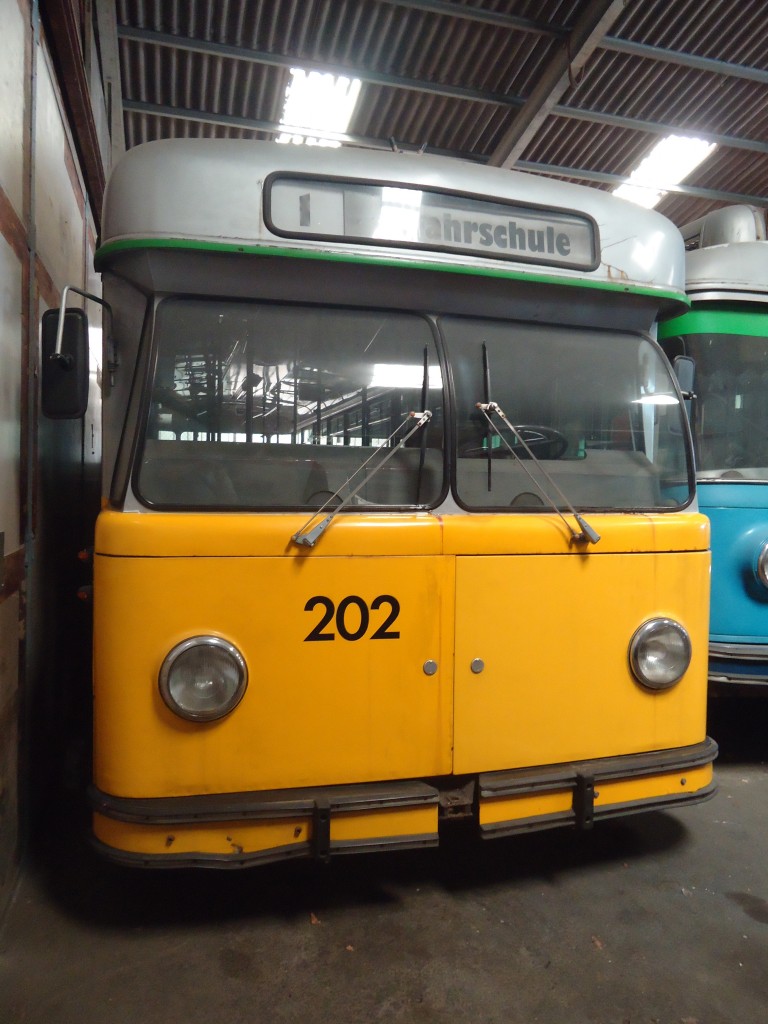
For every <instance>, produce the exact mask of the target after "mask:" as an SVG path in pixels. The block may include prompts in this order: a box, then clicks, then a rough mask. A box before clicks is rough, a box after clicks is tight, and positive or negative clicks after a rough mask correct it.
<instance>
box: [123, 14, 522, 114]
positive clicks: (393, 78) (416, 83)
mask: <svg viewBox="0 0 768 1024" xmlns="http://www.w3.org/2000/svg"><path fill="white" fill-rule="evenodd" d="M117 34H118V38H120V39H129V40H131V41H133V42H137V43H147V44H148V45H150V46H163V47H166V48H168V49H172V50H183V51H186V52H188V53H202V54H205V55H207V56H210V57H225V58H228V59H230V60H242V61H246V62H248V63H251V64H264V65H267V66H269V67H276V68H285V69H286V70H287V71H289V70H290V69H291V68H296V67H299V68H302V69H303V70H304V71H320V72H322V73H324V74H331V75H341V76H344V77H346V78H359V79H360V81H361V82H366V83H368V84H370V85H383V86H390V87H392V88H395V89H411V90H413V91H414V92H422V93H427V94H429V95H432V96H445V97H447V98H448V99H455V100H469V101H471V102H472V103H493V104H496V105H497V106H502V107H521V106H522V105H523V103H524V100H523V98H522V97H521V96H512V95H507V94H505V93H496V92H483V91H482V90H480V89H468V88H465V87H464V86H460V85H444V84H443V83H441V82H425V81H423V80H422V79H418V78H406V77H405V76H404V75H391V74H386V73H384V72H380V71H371V70H370V69H368V68H350V67H346V66H344V65H341V64H329V63H328V62H327V61H320V60H308V59H306V58H305V57H290V56H288V57H286V56H284V55H283V54H279V53H266V52H265V51H263V50H251V49H247V48H246V47H244V46H230V45H229V44H227V43H214V42H211V41H210V40H208V39H193V38H190V37H188V36H175V35H172V34H170V33H168V32H155V31H153V30H152V29H146V28H128V27H126V26H120V27H119V28H118V30H117Z"/></svg>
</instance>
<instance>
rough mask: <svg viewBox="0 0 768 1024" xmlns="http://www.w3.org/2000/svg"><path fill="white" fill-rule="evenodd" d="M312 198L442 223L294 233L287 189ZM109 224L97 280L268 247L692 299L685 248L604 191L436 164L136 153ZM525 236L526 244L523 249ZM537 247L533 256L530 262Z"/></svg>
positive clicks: (162, 144) (206, 150)
mask: <svg viewBox="0 0 768 1024" xmlns="http://www.w3.org/2000/svg"><path fill="white" fill-rule="evenodd" d="M270 176H274V177H270ZM265 182H266V184H267V187H266V189H265ZM276 182H277V183H278V185H279V187H278V185H276V184H275V183H276ZM366 183H374V184H375V186H376V188H375V189H373V188H371V186H370V185H366ZM309 186H312V187H313V188H314V187H315V186H317V190H318V195H321V193H322V194H323V196H324V198H323V199H322V201H323V202H328V204H329V205H328V209H330V208H331V206H334V205H335V206H338V207H339V208H341V207H345V208H346V207H348V206H350V205H354V204H353V203H352V200H353V199H354V201H355V203H357V204H358V205H362V206H364V205H365V204H366V202H367V203H368V205H369V206H370V201H371V199H372V196H373V192H374V191H376V192H377V194H378V199H377V201H378V202H379V206H381V202H380V196H381V186H384V187H387V186H390V187H392V188H393V189H394V191H395V193H396V194H397V193H398V192H399V195H400V196H403V195H405V194H406V193H404V192H403V191H402V190H403V189H411V190H417V193H418V191H419V190H421V192H422V193H426V200H424V202H426V203H428V204H431V206H430V210H432V212H433V213H434V216H433V217H431V218H430V223H431V224H432V229H433V231H432V234H429V233H427V235H424V236H423V237H421V236H420V239H421V240H420V241H418V242H416V243H413V242H409V241H407V240H406V239H407V238H408V236H407V235H403V236H402V237H400V236H398V239H399V240H398V239H396V238H395V236H394V235H393V236H390V235H386V236H385V237H384V238H382V237H381V236H379V235H377V233H375V232H371V233H370V234H367V235H365V237H360V236H358V235H355V236H353V235H350V234H349V233H348V232H346V231H345V230H342V229H339V228H336V227H333V226H331V227H330V228H329V229H328V230H327V231H325V232H324V233H322V234H320V233H317V232H316V231H314V230H309V231H307V230H304V229H302V228H301V227H299V222H298V220H297V222H296V224H293V223H287V220H286V218H285V217H283V215H282V213H281V212H280V211H281V209H282V207H281V205H280V204H281V202H283V200H279V195H280V194H281V193H280V189H282V190H283V192H284V193H285V195H286V196H290V195H291V189H293V192H294V193H295V196H294V198H295V200H296V206H297V209H298V203H299V201H300V200H301V199H302V195H300V193H302V192H306V194H307V196H308V195H309V191H308V188H309ZM366 188H368V189H369V191H370V193H371V195H370V196H368V197H367V198H366ZM353 193H354V195H353ZM410 194H411V195H413V194H414V193H413V191H411V193H410ZM313 202H314V200H313ZM417 202H418V200H417ZM319 203H320V200H318V201H317V202H316V205H315V208H317V206H318V205H319ZM406 205H407V204H406ZM286 208H287V207H286ZM345 215H346V214H345ZM462 217H463V218H464V219H461V218H462ZM422 218H423V215H422ZM422 223H423V220H422ZM459 223H460V225H463V227H461V226H459V227H457V226H456V225H457V224H459ZM102 224H103V230H102V238H101V245H100V247H99V250H98V252H97V255H96V264H97V268H98V269H102V268H103V267H104V266H106V265H107V264H108V263H109V262H110V258H111V256H112V255H113V254H114V253H115V252H121V251H123V250H125V249H136V248H143V247H147V248H149V247H152V248H172V247H184V248H186V249H190V248H192V249H194V248H200V249H209V250H210V249H215V250H224V251H237V252H259V251H263V250H264V249H265V248H267V249H269V250H271V251H272V252H275V251H277V250H279V251H280V252H281V253H283V254H286V255H307V254H309V253H310V252H312V254H313V255H320V254H325V255H327V256H329V257H333V258H340V259H355V260H366V261H370V262H378V261H385V262H397V263H399V264H401V265H404V264H408V263H411V264H413V265H416V266H421V267H424V266H429V267H433V268H438V269H444V270H456V271H464V272H469V273H480V274H483V273H484V274H489V275H492V276H514V277H519V276H521V275H525V276H531V275H532V274H535V275H536V276H538V277H547V278H551V279H556V280H559V281H563V282H564V283H565V282H569V283H573V284H577V283H581V284H584V285H588V286H592V287H603V288H610V289H618V290H624V291H632V292H644V293H649V292H650V293H655V292H658V293H659V295H660V296H664V297H666V298H667V299H669V298H674V299H679V298H682V297H683V293H684V280H683V277H684V271H683V266H684V260H683V241H682V237H681V235H680V233H679V232H678V230H677V228H676V227H675V226H674V225H673V224H672V223H671V222H670V221H668V220H667V219H666V218H665V217H663V216H662V215H661V214H658V213H656V212H655V211H650V210H645V209H642V208H640V207H638V206H635V205H634V204H632V203H628V202H625V201H623V200H621V199H618V198H616V197H615V196H612V195H610V194H609V193H606V192H603V191H600V190H598V189H592V188H587V187H585V186H582V185H574V184H570V183H566V182H561V181H554V180H551V179H548V178H545V177H541V176H536V175H530V174H524V173H521V172H516V171H508V170H503V169H501V168H495V167H486V166H482V165H476V164H473V163H470V162H468V161H463V160H456V159H451V158H444V157H434V156H427V155H424V154H409V153H387V152H380V151H372V150H362V149H352V148H341V149H331V148H325V147H308V146H294V145H280V144H277V143H265V142H250V141H247V140H211V139H173V140H164V141H158V142H150V143H146V144H144V145H141V146H137V147H135V148H133V149H131V150H129V151H128V153H127V154H126V155H125V157H124V158H123V159H122V160H121V161H120V162H119V163H118V164H117V165H116V167H115V168H114V170H113V172H112V175H111V177H110V180H109V183H108V186H107V190H106V194H105V199H104V213H103V219H102ZM449 225H450V226H451V229H452V230H453V231H455V232H456V239H457V240H458V239H459V237H460V234H461V232H462V231H463V232H464V233H465V236H466V237H464V238H463V239H462V240H461V241H460V243H459V242H458V241H456V242H454V241H452V242H451V244H449V245H445V244H440V243H436V244H432V242H431V241H428V240H425V239H431V238H434V237H438V235H439V233H440V232H441V231H444V232H445V233H446V237H447V233H448V231H449ZM419 230H421V227H420V228H419ZM521 230H522V232H523V233H522V234H520V231H521ZM527 231H532V232H533V235H532V236H529V235H527V234H526V232H527ZM537 233H538V234H537ZM439 237H440V239H441V242H442V235H440V236H439ZM467 238H468V239H469V244H465V243H466V240H467ZM512 238H517V239H521V240H522V242H518V245H517V247H512V246H511V245H510V244H508V243H509V240H510V239H512ZM526 238H529V239H530V241H531V245H530V247H529V248H528V249H527V250H526V251H525V252H524V253H523V251H522V249H523V248H525V239H526ZM537 238H538V243H537V244H535V243H536V242H537ZM451 239H453V236H451ZM496 243H499V244H496ZM501 243H504V245H505V247H506V248H505V251H502V250H501V249H500V248H499V245H500V244H501ZM590 245H591V246H592V248H591V250H590V252H589V253H587V250H588V249H589V248H590ZM520 246H522V248H520ZM512 248H514V250H515V251H511V249H512ZM531 250H533V251H531ZM542 250H544V251H543V254H542Z"/></svg>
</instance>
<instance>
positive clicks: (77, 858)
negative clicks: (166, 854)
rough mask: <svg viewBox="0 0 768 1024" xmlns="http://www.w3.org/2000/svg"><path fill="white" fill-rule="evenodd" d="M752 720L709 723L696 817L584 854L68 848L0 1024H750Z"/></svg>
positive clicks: (593, 843)
mask: <svg viewBox="0 0 768 1024" xmlns="http://www.w3.org/2000/svg"><path fill="white" fill-rule="evenodd" d="M767 708H768V703H766V705H763V704H755V702H751V703H750V702H745V703H744V704H739V705H734V706H729V707H727V708H724V707H723V706H722V703H721V704H719V705H718V706H716V707H715V708H714V709H713V712H712V715H711V718H710V730H709V731H710V733H711V734H712V735H714V736H715V738H716V739H718V740H719V742H720V743H721V747H722V750H723V755H722V757H721V760H720V762H719V770H718V776H719V782H720V791H719V793H718V795H717V796H716V797H715V799H714V800H712V801H710V802H709V803H706V804H702V805H699V806H696V807H689V808H685V809H684V810H681V811H679V812H675V813H663V814H662V813H652V814H647V815H638V816H636V817H633V818H625V819H621V820H618V821H615V822H611V823H604V824H602V825H600V826H599V827H598V828H596V829H595V830H594V832H592V833H589V834H587V835H583V836H578V835H575V834H574V833H569V832H544V833H539V834H537V835H532V836H527V837H523V838H515V839H506V840H497V841H495V842H488V843H482V842H480V841H476V840H475V839H474V838H473V837H471V836H469V835H467V834H461V833H456V834H454V835H453V836H452V838H451V840H450V842H449V843H448V844H447V845H445V846H443V847H441V848H440V849H437V850H430V851H420V852H418V853H401V854H392V855H371V856H366V857H360V858H345V859H342V860H338V861H336V862H334V863H332V864H331V865H330V866H329V867H327V868H320V867H317V866H313V865H311V864H283V865H276V866H270V867H263V868H257V869H253V870H251V871H249V872H245V873H241V872H232V873H229V872H226V873H213V872H203V873H190V872H184V873H174V872H161V873H154V874H152V873H144V872H126V871H123V870H119V869H116V868H114V867H111V866H109V865H107V864H103V863H101V862H100V861H98V860H96V859H95V858H94V857H93V856H92V855H91V854H90V853H89V851H88V848H87V847H86V846H85V844H84V843H81V841H80V839H79V838H77V837H73V838H72V839H71V840H70V841H69V842H68V843H66V844H65V845H64V852H65V856H64V859H63V861H62V862H60V863H59V864H58V865H55V863H54V861H53V859H52V858H51V857H50V856H39V857H38V858H36V862H35V863H33V864H31V865H30V866H28V867H27V868H26V869H25V871H24V872H23V874H22V877H21V880H20V884H19V888H18V892H17V894H16V897H15V900H14V902H13V904H12V906H11V908H10V911H9V913H8V915H7V916H6V920H5V924H4V929H3V933H2V936H0V1021H1V1022H2V1024H96V1022H98V1024H134V1022H135V1024H153V1022H155V1021H158V1022H159V1021H162V1022H164V1024H177V1022H178V1024H181V1022H184V1024H198V1022H200V1024H202V1022H205V1024H210V1022H212V1021H225V1022H226V1024H240V1022H248V1024H252V1022H258V1024H261V1022H264V1024H266V1022H269V1024H273V1022H274V1024H280V1022H293V1021H302V1022H306V1024H315V1022H323V1024H325V1022H328V1024H347V1022H349V1024H363V1022H366V1024H367V1022H376V1021H383V1022H404V1024H411V1022H413V1024H422V1022H423V1024H427V1022H429V1024H443V1022H446V1024H447V1022H459V1021H461V1022H467V1024H518V1022H520V1024H523V1022H524V1024H533V1022H537V1021H538V1022H544V1024H592V1022H594V1024H613V1022H616V1024H624V1022H631V1024H641V1022H642V1024H651V1022H659V1024H694V1022H696V1024H751V1022H760V1021H763V1020H765V1019H766V1015H767V1014H768V1010H767V1009H766V1008H767V1007H768V858H766V852H765V834H766V830H765V823H766V817H767V813H766V812H767V811H768V766H767V765H766V761H767V760H768V728H767V727H768V710H766V709H767ZM53 852H54V847H53V837H52V840H51V848H50V849H49V850H48V851H46V853H47V854H49V855H50V854H51V853H53Z"/></svg>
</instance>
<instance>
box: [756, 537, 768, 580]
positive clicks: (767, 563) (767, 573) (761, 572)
mask: <svg viewBox="0 0 768 1024" xmlns="http://www.w3.org/2000/svg"><path fill="white" fill-rule="evenodd" d="M755 576H756V577H757V582H758V583H761V584H762V585H763V586H764V587H765V588H766V590H768V540H767V541H765V543H764V544H763V545H762V546H761V548H760V550H759V551H758V553H757V561H756V562H755Z"/></svg>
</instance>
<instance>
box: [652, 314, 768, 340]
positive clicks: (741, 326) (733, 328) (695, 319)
mask: <svg viewBox="0 0 768 1024" xmlns="http://www.w3.org/2000/svg"><path fill="white" fill-rule="evenodd" d="M678 334H746V335H750V336H752V337H758V338H761V337H763V338H764V337H766V336H768V310H766V312H765V313H747V312H743V311H741V310H732V309H706V310H705V309H694V310H691V311H690V312H688V313H683V315H682V316H676V317H675V318H674V319H672V320H665V321H664V323H662V324H659V337H660V338H671V337H675V336H676V335H678Z"/></svg>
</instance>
